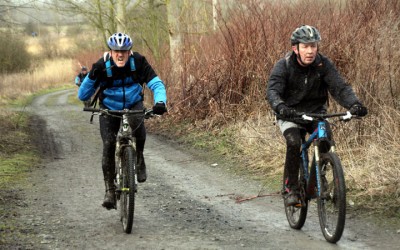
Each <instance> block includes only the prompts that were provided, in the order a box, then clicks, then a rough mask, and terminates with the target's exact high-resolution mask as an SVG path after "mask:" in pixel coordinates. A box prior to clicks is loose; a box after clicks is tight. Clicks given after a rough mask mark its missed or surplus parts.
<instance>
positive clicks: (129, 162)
mask: <svg viewBox="0 0 400 250" xmlns="http://www.w3.org/2000/svg"><path fill="white" fill-rule="evenodd" d="M121 156H122V158H121V167H122V183H121V195H120V200H119V201H120V206H119V207H120V213H121V221H122V226H123V228H124V232H125V233H128V234H129V233H131V232H132V225H133V217H134V212H135V192H136V183H135V164H136V152H135V150H134V149H133V148H132V147H124V149H123V152H122V155H121Z"/></svg>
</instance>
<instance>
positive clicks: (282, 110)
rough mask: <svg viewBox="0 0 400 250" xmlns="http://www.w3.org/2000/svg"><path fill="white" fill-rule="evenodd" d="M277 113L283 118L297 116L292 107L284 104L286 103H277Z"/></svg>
mask: <svg viewBox="0 0 400 250" xmlns="http://www.w3.org/2000/svg"><path fill="white" fill-rule="evenodd" d="M277 110H278V113H279V114H280V115H281V116H283V117H285V118H294V117H296V116H297V112H296V110H295V109H294V108H291V107H288V106H286V104H283V103H282V104H279V105H278V108H277Z"/></svg>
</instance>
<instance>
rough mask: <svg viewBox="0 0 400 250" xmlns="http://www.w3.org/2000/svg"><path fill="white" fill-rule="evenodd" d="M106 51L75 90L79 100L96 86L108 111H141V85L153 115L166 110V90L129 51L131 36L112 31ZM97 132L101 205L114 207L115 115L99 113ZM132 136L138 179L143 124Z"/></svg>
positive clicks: (142, 59)
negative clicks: (149, 94) (151, 99)
mask: <svg viewBox="0 0 400 250" xmlns="http://www.w3.org/2000/svg"><path fill="white" fill-rule="evenodd" d="M107 44H108V47H109V49H110V51H109V52H106V53H105V54H104V57H102V58H100V59H99V60H98V61H97V62H96V63H94V64H93V66H92V69H91V70H90V72H89V75H88V77H86V78H85V79H84V81H83V82H82V85H81V87H80V88H79V91H78V97H79V99H80V100H83V101H84V100H88V99H90V97H91V96H92V95H93V94H94V93H95V91H96V89H97V88H98V87H99V93H100V94H99V105H100V107H101V108H106V109H110V110H122V109H131V110H143V109H144V105H143V85H142V84H146V85H147V87H148V88H149V89H150V90H151V91H152V92H153V97H154V106H153V112H154V114H158V115H162V114H164V113H165V112H167V108H166V103H167V96H166V89H165V86H164V83H163V82H162V81H161V79H160V78H159V77H158V76H157V75H156V73H155V71H154V70H153V68H152V67H151V65H150V64H149V63H148V62H147V60H146V58H145V57H144V56H142V55H140V54H139V53H137V52H132V51H131V48H132V44H133V43H132V39H131V38H130V37H129V36H128V35H127V34H124V33H115V34H113V35H111V36H110V37H109V39H108V41H107ZM99 123H100V134H101V138H102V140H103V158H102V168H103V175H104V181H105V188H106V194H105V198H104V201H103V206H104V207H105V208H107V209H110V208H115V193H114V191H115V186H114V177H115V156H114V154H115V143H116V135H117V132H118V129H119V126H120V119H119V118H118V117H113V116H108V115H100V116H99ZM129 123H130V124H131V127H132V128H136V127H137V126H138V124H137V122H136V121H135V119H130V120H129ZM133 133H134V136H135V137H136V150H137V166H138V176H137V178H138V182H144V181H146V179H147V174H146V165H145V161H144V156H143V150H144V144H145V140H146V130H145V126H144V124H143V123H140V126H139V127H138V128H137V129H136V130H135V131H134V132H133Z"/></svg>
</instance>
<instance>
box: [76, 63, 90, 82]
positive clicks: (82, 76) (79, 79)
mask: <svg viewBox="0 0 400 250" xmlns="http://www.w3.org/2000/svg"><path fill="white" fill-rule="evenodd" d="M87 74H88V72H87V68H86V67H85V66H82V67H81V72H79V74H77V75H76V76H75V85H76V86H78V87H80V86H81V84H82V82H83V79H85V77H86V75H87Z"/></svg>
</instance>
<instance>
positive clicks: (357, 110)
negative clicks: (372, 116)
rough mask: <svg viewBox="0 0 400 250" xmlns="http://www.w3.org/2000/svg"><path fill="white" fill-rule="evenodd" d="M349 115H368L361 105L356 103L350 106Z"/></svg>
mask: <svg viewBox="0 0 400 250" xmlns="http://www.w3.org/2000/svg"><path fill="white" fill-rule="evenodd" d="M350 113H351V114H352V115H356V116H360V117H361V116H366V115H367V114H368V109H367V108H366V107H364V106H363V105H361V104H359V103H357V104H354V105H353V106H351V108H350Z"/></svg>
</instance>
